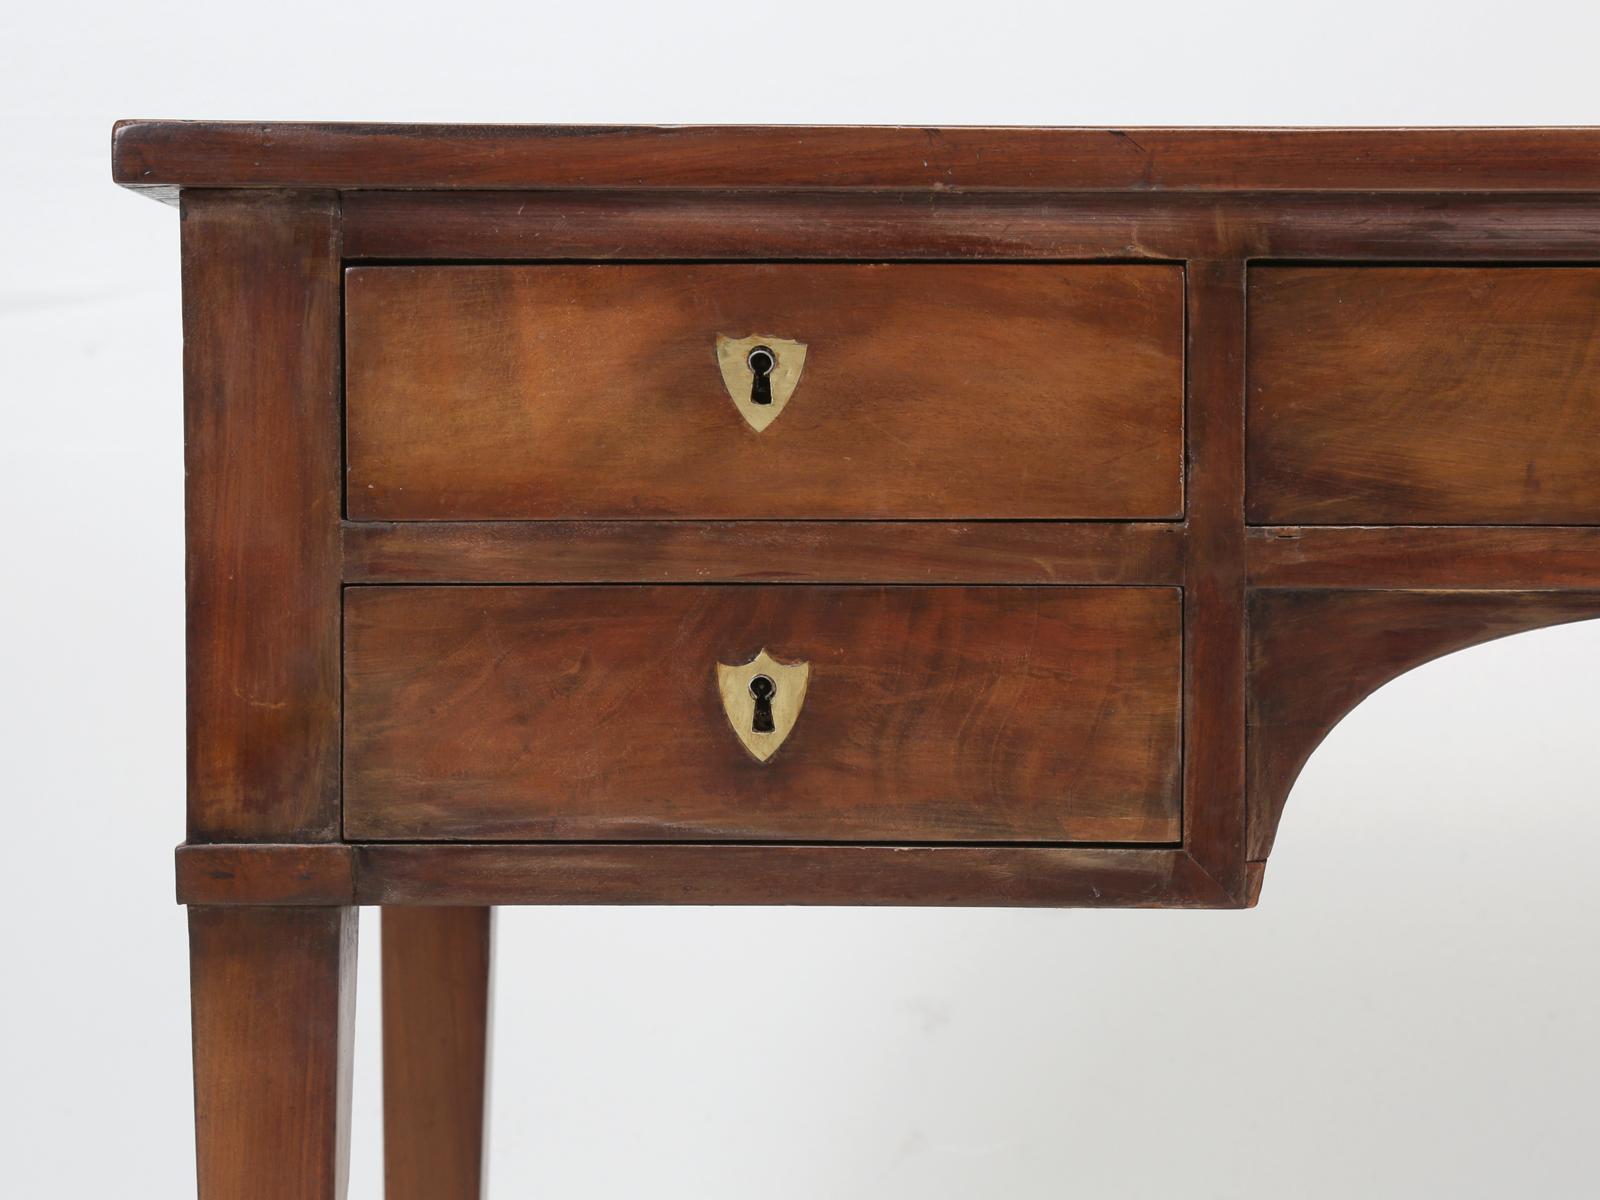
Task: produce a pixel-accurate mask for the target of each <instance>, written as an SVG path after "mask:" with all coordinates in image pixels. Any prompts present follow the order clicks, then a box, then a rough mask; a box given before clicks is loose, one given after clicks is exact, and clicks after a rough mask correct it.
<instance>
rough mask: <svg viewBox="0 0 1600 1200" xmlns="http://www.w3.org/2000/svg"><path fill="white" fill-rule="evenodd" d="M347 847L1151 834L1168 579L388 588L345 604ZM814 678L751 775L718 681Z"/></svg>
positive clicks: (1167, 787) (1166, 756)
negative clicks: (1055, 583) (1092, 584)
mask: <svg viewBox="0 0 1600 1200" xmlns="http://www.w3.org/2000/svg"><path fill="white" fill-rule="evenodd" d="M345 617H346V620H345V639H346V642H345V646H346V657H345V672H346V679H345V686H346V694H345V703H346V715H345V739H346V740H345V747H346V751H345V831H346V834H347V835H348V836H349V837H351V838H352V839H354V840H363V841H366V840H399V841H429V840H436V839H449V840H486V841H496V840H498V841H524V840H549V839H556V840H573V839H579V840H582V839H624V840H658V839H667V840H722V839H727V840H772V839H804V840H815V841H849V840H857V839H860V840H866V841H889V840H904V841H908V842H929V841H939V842H950V841H956V842H961V841H1000V842H1009V841H1035V840H1037V841H1045V842H1064V841H1089V842H1171V841H1176V840H1177V839H1178V837H1179V836H1180V813H1179V785H1178V762H1179V751H1178V731H1179V704H1180V684H1181V665H1180V655H1181V649H1180V646H1181V640H1180V639H1181V634H1180V605H1179V594H1178V592H1177V591H1176V590H1174V589H1171V588H1057V587H1052V588H1023V587H1000V588H980V587H934V588H918V587H892V588H891V587H805V588H800V587H782V586H778V587H764V586H762V587H758V586H744V587H739V586H734V587H729V586H721V587H654V588H623V587H534V588H519V587H493V588H489V587H404V588H402V587H383V588H372V587H364V588H352V589H349V591H348V592H347V593H346V611H345ZM762 649H766V650H768V651H769V652H770V653H771V654H772V656H773V657H774V658H777V659H778V660H780V661H781V662H785V663H793V662H807V663H809V664H810V680H809V684H808V686H807V690H806V692H805V702H804V708H803V710H802V711H801V713H800V716H799V720H798V721H797V723H796V724H795V726H794V730H793V732H792V733H791V734H790V735H789V738H788V740H787V741H786V742H785V743H784V744H783V745H782V747H781V748H780V749H779V750H778V752H777V754H776V755H775V756H774V757H773V758H771V759H770V760H768V761H766V762H760V761H757V760H756V759H755V758H754V757H752V756H751V755H750V754H749V753H748V752H747V751H746V750H745V749H744V747H743V746H742V745H741V744H740V742H739V740H738V738H737V737H736V736H735V735H734V733H733V731H732V730H731V728H730V727H729V725H728V721H727V717H726V716H725V715H724V713H723V710H722V705H721V700H720V698H719V696H718V692H717V689H716V686H715V683H716V667H717V664H719V663H723V664H727V665H729V666H733V665H736V664H740V663H745V662H748V661H749V660H751V659H752V658H753V657H755V655H756V654H757V652H759V651H760V650H762Z"/></svg>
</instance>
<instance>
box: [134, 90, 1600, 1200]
mask: <svg viewBox="0 0 1600 1200" xmlns="http://www.w3.org/2000/svg"><path fill="white" fill-rule="evenodd" d="M113 154H114V171H115V177H116V179H117V181H118V182H120V183H123V184H125V185H127V186H129V187H133V188H138V189H142V190H145V191H148V192H150V193H151V194H152V195H155V196H157V197H158V198H161V199H163V200H167V201H170V202H175V203H177V204H178V206H179V210H180V215H181V220H182V227H183V237H182V257H183V290H184V368H185V371H184V378H185V389H184V390H185V419H186V429H187V437H186V442H187V467H188V500H187V505H188V613H189V616H188V631H189V667H188V689H189V753H188V762H189V782H188V838H187V841H186V843H185V844H184V846H183V847H182V848H180V850H179V852H178V893H179V899H180V900H181V901H183V902H184V903H185V904H187V905H189V906H190V907H189V921H190V931H191V944H192V988H193V1003H194V1046H195V1094H196V1118H197V1124H198V1141H199V1178H200V1192H201V1194H202V1195H203V1196H205V1197H208V1198H222V1197H227V1198H230V1200H233V1198H240V1197H251V1198H256V1197H259V1198H261V1200H269V1198H270V1200H290V1198H298V1197H305V1198H308V1200H309V1198H317V1200H325V1198H327V1197H332V1196H336V1195H338V1194H340V1193H341V1191H342V1189H343V1182H344V1174H345V1167H344V1146H345V1126H346V1121H347V1115H346V1114H347V1107H348V1094H349V1093H348V1087H349V1066H348V1064H349V1048H350V1037H351V1034H350V1022H351V1011H352V1010H351V994H352V980H353V975H352V961H353V958H354V953H355V913H356V908H355V907H354V906H356V905H362V904H368V905H373V904H376V905H383V906H384V907H385V908H386V909H387V910H388V911H387V912H386V913H385V919H384V923H383V942H384V946H383V950H384V964H383V967H384V973H383V980H384V1004H385V1018H386V1019H385V1027H384V1066H385V1089H386V1099H385V1116H386V1119H387V1122H388V1128H387V1136H386V1139H385V1140H386V1165H387V1173H388V1187H389V1195H390V1196H391V1197H401V1198H418V1197H426V1198H427V1200H452V1198H455V1197H467V1196H477V1195H479V1194H480V1190H481V1155H482V1151H481V1145H482V1137H481V1134H482V1128H483V1104H484V1059H485V1054H486V1050H487V1029H486V1025H487V1019H486V1011H487V991H488V983H487V980H488V974H489V958H490V922H489V917H490V909H489V906H491V905H496V904H570V903H586V904H793V903H826V904H991V905H1107V906H1110V905H1146V906H1155V907H1161V906H1188V907H1206V908H1238V907H1243V906H1248V905H1250V904H1253V903H1254V902H1255V899H1256V896H1257V893H1258V891H1259V888H1260V885H1261V877H1262V868H1263V865H1264V863H1265V861H1266V858H1267V855H1268V852H1269V851H1270V850H1271V848H1272V840H1273V834H1274V831H1275V829H1276V827H1277V824H1278V817H1279V813H1280V812H1281V810H1282V807H1283V803H1284V799H1285V796H1286V795H1287V793H1288V791H1289V788H1290V785H1291V784H1292V783H1293V781H1294V778H1295V776H1296V774H1297V772H1298V771H1299V769H1300V767H1301V765H1302V764H1303V763H1304V762H1305V760H1306V758H1307V756H1308V755H1309V754H1310V752H1311V751H1312V749H1313V748H1314V747H1315V746H1316V745H1317V743H1318V742H1319V740H1320V739H1321V738H1322V737H1323V736H1324V735H1325V734H1326V733H1327V732H1328V730H1329V729H1330V728H1332V726H1333V725H1334V724H1335V722H1337V721H1338V720H1339V719H1340V717H1341V716H1342V715H1343V714H1345V713H1346V712H1347V711H1349V709H1350V708H1352V707H1353V706H1354V705H1355V704H1357V703H1358V702H1359V701H1360V700H1361V699H1362V697H1364V696H1365V695H1367V694H1368V693H1369V692H1370V691H1372V689H1374V688H1375V687H1377V686H1378V685H1380V684H1381V683H1383V682H1384V681H1385V680H1388V679H1390V678H1392V677H1394V676H1395V675H1397V674H1398V673H1400V672H1402V671H1404V670H1406V669H1408V668H1410V667H1412V666H1414V665H1416V664H1418V663H1421V662H1423V661H1425V660H1427V659H1429V658H1433V657H1435V656H1438V655H1441V654H1444V653H1447V652H1449V651H1451V650H1454V649H1457V648H1460V647H1463V646H1466V645H1469V644H1471V643H1474V642H1480V641H1483V640H1485V639H1488V638H1493V637H1497V636H1500V635H1502V634H1507V633H1511V632H1514V631H1517V630H1523V629H1529V628H1533V627H1535V626H1540V625H1548V624H1552V623H1555V622H1561V621H1570V620H1575V619H1578V618H1582V617H1588V616H1593V615H1596V614H1600V522H1597V518H1600V469H1597V468H1600V131H1594V130H1432V131H1416V130H1410V131H1407V130H1365V131H1349V130H1294V131H1274V130H1250V131H1233V130H1209V131H1208V130H1170V129H1169V130H1155V129H1141V130H1128V131H1121V130H1034V129H1004V130H987V129H950V130H937V129H846V128H835V129H737V128H730V129H702V128H681V129H649V128H640V129H599V128H596V129H560V128H519V127H415V126H304V125H301V126H296V125H255V124H210V123H194V124H189V123H174V122H144V121H136V122H126V123H123V124H121V125H119V126H118V127H117V129H116V131H115V134H114V139H113Z"/></svg>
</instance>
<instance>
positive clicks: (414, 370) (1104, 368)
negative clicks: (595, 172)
mask: <svg viewBox="0 0 1600 1200" xmlns="http://www.w3.org/2000/svg"><path fill="white" fill-rule="evenodd" d="M345 300H346V336H345V345H346V360H347V366H348V379H347V386H346V402H347V408H346V446H347V457H348V461H349V476H348V509H349V515H350V516H351V518H353V519H356V520H373V519H377V520H438V519H446V520H484V519H548V518H595V517H671V518H700V519H707V518H710V519H716V518H747V517H757V518H848V519H855V520H861V519H884V518H925V519H926V518H947V519H948V518H957V519H959V518H974V517H976V518H997V517H998V518H1006V517H1009V518H1069V517H1071V518H1112V517H1123V518H1128V517H1140V518H1171V517H1178V516H1181V515H1182V510H1183V272H1182V271H1181V270H1180V269H1179V268H1176V267H1171V266H1153V265H1146V266H1081V265H1069V266H1061V265H1051V264H1031V265H1009V264H999V265H996V264H982V265H977V264H974V265H948V264H892V265H883V264H829V265H805V264H742V265H687V264H673V265H660V264H656V265H632V266H605V265H601V266H521V267H505V266H468V267H373V268H361V269H356V270H351V271H349V272H348V273H347V276H346V285H345ZM718 335H726V336H728V337H730V338H743V337H746V336H754V335H761V336H770V337H776V338H785V339H791V340H794V341H799V342H803V343H805V344H806V346H807V347H808V349H807V352H806V358H805V364H804V371H803V373H802V375H801V377H800V380H799V383H798V386H797V387H796V388H795V390H794V394H793V396H792V398H791V399H790V400H789V402H788V405H787V407H786V408H784V409H783V410H782V412H781V414H780V415H779V416H778V417H777V419H776V421H775V422H774V423H773V424H772V425H771V426H770V427H769V428H767V429H766V430H765V431H764V432H761V433H756V432H754V431H753V430H752V429H751V428H749V426H747V425H746V424H745V422H744V420H743V419H742V418H741V417H740V415H739V412H738V410H737V409H736V408H735V406H734V403H733V401H732V399H731V398H730V397H729V395H728V392H727V390H726V389H725V387H724V383H723V377H722V374H721V372H720V370H719V369H718V366H717V358H716V339H717V337H718ZM742 386H745V387H748V386H749V385H748V383H745V384H743V385H742Z"/></svg>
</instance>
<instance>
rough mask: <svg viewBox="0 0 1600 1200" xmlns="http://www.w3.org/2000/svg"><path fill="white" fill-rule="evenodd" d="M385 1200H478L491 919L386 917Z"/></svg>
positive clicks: (482, 1178) (459, 913)
mask: <svg viewBox="0 0 1600 1200" xmlns="http://www.w3.org/2000/svg"><path fill="white" fill-rule="evenodd" d="M382 928H383V1177H384V1196H385V1198H386V1200H482V1197H483V1195H484V1185H485V1183H486V1182H487V1177H486V1171H485V1162H484V1157H485V1153H486V1151H487V1145H486V1135H487V1133H488V1124H487V1116H488V1085H489V1071H488V1056H489V1044H490V1042H489V1037H490V1034H489V1028H490V1008H491V1000H492V996H491V979H492V974H493V972H492V969H491V968H492V956H493V938H494V932H493V931H494V910H493V909H491V908H386V909H384V910H383V918H382Z"/></svg>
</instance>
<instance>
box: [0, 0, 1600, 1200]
mask: <svg viewBox="0 0 1600 1200" xmlns="http://www.w3.org/2000/svg"><path fill="white" fill-rule="evenodd" d="M7 11H8V14H9V15H6V16H4V17H0V23H3V28H0V100H3V105H0V174H3V178H0V205H3V206H4V218H5V219H4V224H3V228H4V230H5V236H4V243H3V245H4V252H3V254H0V406H3V413H0V417H3V419H0V511H3V514H4V530H5V542H4V551H3V556H0V563H3V566H0V571H3V576H0V752H3V759H0V812H3V825H0V881H3V887H4V889H5V892H4V904H3V908H0V912H3V914H4V916H3V918H0V920H3V943H0V951H3V958H0V962H3V963H4V967H3V976H0V1049H3V1059H0V1161H3V1162H4V1163H5V1169H4V1173H5V1176H6V1183H5V1191H6V1194H7V1195H10V1196H16V1197H25V1198H28V1200H33V1198H44V1197H57V1196H65V1197H94V1198H99V1197H119V1198H125V1200H133V1198H136V1197H139V1198H142V1197H155V1198H160V1200H172V1198H174V1197H180V1196H183V1195H185V1194H192V1191H191V1189H192V1186H193V1183H192V1181H193V1168H192V1165H191V1154H192V1144H191V1133H190V1127H189V1121H190V1115H191V1107H190V1097H189V1091H188V1087H189V1085H188V1075H187V1072H188V1064H187V1053H188V1050H187V1036H188V1013H187V1003H186V991H185V989H186V966H185V945H184V932H183V920H182V914H181V911H180V910H179V909H178V908H177V907H175V906H174V905H173V902H172V862H171V849H172V846H173V845H174V844H175V843H176V842H177V841H178V840H179V839H180V837H181V835H182V830H183V819H182V809H183V796H182V784H183V715H182V680H183V674H182V631H183V611H182V561H181V536H182V516H183V513H182V507H181V488H182V470H181V458H180V440H181V427H180V389H179V365H180V358H179V332H180V331H179V310H178V254H177V250H178V246H177V228H178V227H177V218H176V215H175V214H174V213H173V211H172V210H171V209H167V208H163V207H160V206H158V205H156V204H153V203H151V202H150V201H148V200H145V199H142V198H140V197H137V196H134V195H131V194H128V193H125V192H121V191H118V190H117V189H115V188H114V187H113V186H112V185H111V183H110V179H109V168H108V156H107V151H108V140H109V139H108V135H109V131H110V127H111V122H112V120H113V119H114V118H117V117H212V118H257V119H273V120H288V119H318V120H321V119H348V120H438V121H540V122H542V121H603V122H618V121H621V122H664V123H665V122H694V121H708V122H714V121H737V122H807V121H809V122H904V123H917V124H933V123H952V124H971V123H1029V124H1141V123H1143V124H1157V123H1167V124H1341V123H1342V124H1385V123H1388V124H1475V123H1476V124H1533V123H1549V124H1583V123H1600V88H1597V86H1596V74H1595V59H1594V54H1595V46H1596V44H1597V41H1600V39H1597V34H1600V13H1597V11H1596V9H1595V7H1594V6H1593V5H1588V4H1582V5H1580V4H1571V5H1566V4H1554V3H1536V2H1524V3H1520V4H1516V5H1506V4H1503V3H1495V4H1483V3H1455V4H1450V5H1445V4H1437V3H1430V4H1415V3H1404V2H1398V0H1383V2H1381V3H1370V2H1366V0H1360V2H1354V3H1352V2H1348V0H1346V2H1343V3H1339V4H1289V3H1283V2H1282V0H1278V2H1275V3H1268V2H1260V3H1212V4H1196V3H1193V2H1192V0H1188V2H1181V3H1174V2H1171V0H1150V2H1147V3H1143V4H1138V5H1130V4H1119V5H1097V6H1093V7H1092V8H1085V9H1082V10H1079V9H1076V8H1074V7H1073V6H1071V5H1067V4H1060V3H1039V4H1026V3H1016V2H1010V0H984V2H983V3H974V4H964V5H960V6H948V5H941V4H927V3H921V4H910V3H906V4H904V5H873V4H870V3H864V2H862V0H850V2H849V3H836V2H833V0H825V2H817V0H809V2H808V0H795V2H793V3H788V4H771V3H762V2H759V0H754V2H753V0H745V2H744V3H741V4H736V5H735V4H729V3H720V4H710V3H704V2H698V0H697V2H695V3H679V4H671V3H667V4H655V5H650V4H618V3H612V2H608V0H587V2H586V3H582V4H563V5H559V6H548V7H544V6H540V5H538V4H527V3H525V4H520V5H515V6H506V7H505V8H503V9H500V10H497V11H496V10H487V9H482V8H479V7H476V6H474V5H471V4H463V3H455V4H439V3H427V4H420V3H408V2H406V0H385V3H382V4H378V3H372V4H362V5H343V6H341V5H336V4H330V3H327V0H315V2H312V3H303V2H299V0H293V2H284V0H274V2H273V3H270V4H268V3H260V4H249V5H240V4H233V5H230V4H226V3H219V2H218V0H210V2H208V3H204V4H201V3H161V2H159V0H147V2H144V3H139V4H116V5H111V4H104V5H85V4H80V3H68V2H55V3H46V4H26V3H19V4H15V5H12V6H10V7H9V9H8V10H7ZM1597 257H1600V247H1597ZM1597 667H1600V626H1597V625H1593V624H1590V625H1579V626H1570V627H1567V628H1563V629H1556V630H1550V631H1543V632H1536V633H1531V634H1526V635H1523V636H1520V637H1516V638H1513V639H1510V640H1508V641H1504V642H1501V643H1497V644H1494V645H1490V646H1486V647H1483V648H1479V649H1475V650H1470V651H1467V652H1463V653H1461V654H1459V655H1456V656H1454V657H1451V658H1448V659H1446V660H1443V661H1441V662H1438V663H1436V664H1433V665H1431V666H1429V667H1426V668H1423V669H1421V670H1418V671H1416V672H1415V673H1413V674H1411V675H1409V676H1406V677H1404V678H1402V679H1401V680H1399V681H1397V682H1396V683H1394V684H1393V685H1391V686H1389V687H1387V688H1385V689H1384V690H1383V691H1381V692H1380V693H1379V694H1378V695H1377V696H1375V697H1374V698H1373V699H1372V700H1370V701H1369V702H1368V703H1367V704H1366V705H1364V706H1363V707H1362V708H1361V709H1359V710H1358V711H1357V712H1356V713H1355V714H1354V715H1353V716H1352V717H1350V718H1349V719H1348V720H1347V721H1346V722H1345V723H1344V724H1343V725H1341V726H1340V727H1339V728H1338V729H1337V730H1336V731H1335V732H1334V734H1333V736H1332V737H1331V738H1330V739H1329V740H1328V742H1327V743H1326V745H1325V746H1324V747H1323V749H1322V750H1321V751H1320V752H1319V753H1318V754H1317V756H1316V757H1315V758H1314V759H1313V760H1312V762H1311V764H1310V766H1309V767H1308V768H1307V770H1306V772H1305V774H1304V775H1303V776H1302V778H1301V781H1300V783H1299V785H1298V787H1297V788H1296V790H1295V793H1294V796H1293V798H1292V801H1291V804H1290V807H1289V810H1288V815H1287V818H1286V820H1285V821H1284V825H1283V830H1282V836H1281V838H1280V840H1279V848H1278V850H1277V853H1276V855H1275V857H1274V858H1273V860H1272V864H1271V867H1270V868H1269V870H1268V872H1267V886H1266V892H1265V896H1264V899H1263V902H1262V906H1261V907H1260V908H1259V909H1257V910H1255V911H1253V912H1247V913H1160V912H1156V913H1119V912H1110V913H1094V912H1011V911H903V910H902V911H879V910H860V911H847V910H804V909H787V910H761V909H721V910H706V909H687V910H684V909H679V910H620V909H588V910H582V909H542V910H540V909H522V910H509V911H507V912H506V913H504V914H503V919H502V923H501V956H500V966H499V992H498V1014H497V1016H498V1029H497V1035H498V1058H497V1062H496V1072H495V1085H494V1105H495V1112H494V1134H493V1160H492V1165H493V1170H492V1180H491V1185H492V1188H493V1189H494V1192H495V1194H496V1195H497V1196H499V1197H502V1198H504V1197H521V1196H529V1197H532V1196H537V1197H556V1198H560V1200H579V1198H594V1197H607V1198H609V1197H685V1198H688V1197H693V1198H694V1200H791V1198H792V1200H819V1198H829V1200H831V1198H857V1197H859V1198H863V1200H865V1198H873V1200H894V1198H902V1197H903V1198H907V1200H909V1198H912V1197H915V1198H916V1200H943V1198H955V1197H961V1198H966V1197H986V1198H987V1197H998V1198H1006V1200H1030V1198H1041V1200H1042V1198H1045V1197H1051V1198H1054V1197H1060V1196H1064V1195H1075V1196H1084V1197H1094V1198H1096V1200H1122V1198H1127V1197H1170V1196H1175V1195H1183V1196H1193V1197H1248V1198H1257V1197H1285V1196H1287V1197H1306V1198H1321V1197H1328V1198H1335V1197H1337V1198H1339V1200H1346V1198H1349V1197H1353V1196H1360V1197H1408V1198H1409V1197H1451V1198H1452V1200H1464V1198H1468V1197H1495V1198H1497V1200H1498V1198H1500V1197H1506V1196H1533V1197H1541V1198H1545V1200H1551V1198H1556V1200H1559V1198H1563V1197H1588V1196H1592V1195H1593V1194H1594V1191H1593V1187H1594V1185H1593V1181H1592V1171H1593V1147H1592V1142H1593V1136H1594V1128H1595V1119H1596V1117H1597V1115H1600V1114H1597V1112H1596V1108H1597V1101H1596V1092H1595V1083H1596V1080H1597V1077H1600V1076H1597V1067H1600V1035H1597V1033H1596V1027H1597V1023H1596V1020H1595V1011H1596V1003H1595V1001H1596V995H1595V993H1596V979H1597V969H1600V964H1597V956H1596V944H1595V937H1594V925H1595V920H1594V919H1595V915H1596V909H1597V896H1596V889H1595V886H1594V854H1593V851H1592V849H1591V847H1592V845H1593V843H1594V841H1595V838H1596V835H1597V834H1600V817H1597V815H1596V801H1597V796H1596V790H1597V789H1596V783H1595V779H1596V770H1595V767H1596V764H1595V758H1596V738H1595V727H1596V718H1597V716H1600V685H1597V682H1596V680H1597V676H1600V671H1597ZM362 937H363V942H364V944H365V946H366V949H367V953H366V954H365V955H364V956H363V964H362V969H361V976H360V988H361V1000H360V1018H361V1022H362V1024H361V1034H360V1040H359V1043H358V1048H357V1058H358V1061H357V1071H358V1083H357V1112H356V1122H357V1123H356V1131H355V1149H354V1160H355V1161H354V1171H353V1174H354V1179H353V1184H352V1194H353V1195H354V1196H355V1197H358V1198H363V1200H372V1198H375V1197H377V1196H379V1195H380V1191H381V1184H380V1158H379V1155H380V1140H379V1138H380V1134H379V1127H378V1092H377V1086H378V1085H377V1038H376V1034H377V1017H378V1012H377V1006H376V1003H375V999H376V982H377V976H376V972H375V969H374V968H375V965H376V955H375V954H374V953H372V951H373V950H374V949H375V947H376V944H377V914H376V913H375V912H372V911H368V912H367V913H365V914H364V926H363V934H362Z"/></svg>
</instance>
